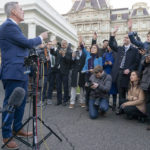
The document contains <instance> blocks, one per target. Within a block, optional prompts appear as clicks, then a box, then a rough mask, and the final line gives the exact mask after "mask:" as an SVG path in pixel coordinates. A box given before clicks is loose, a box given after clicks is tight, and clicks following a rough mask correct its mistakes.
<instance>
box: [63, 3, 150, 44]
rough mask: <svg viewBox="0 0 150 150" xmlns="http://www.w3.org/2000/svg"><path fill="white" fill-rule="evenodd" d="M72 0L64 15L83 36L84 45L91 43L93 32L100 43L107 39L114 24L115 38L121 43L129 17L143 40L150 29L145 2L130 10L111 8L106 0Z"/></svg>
mask: <svg viewBox="0 0 150 150" xmlns="http://www.w3.org/2000/svg"><path fill="white" fill-rule="evenodd" d="M72 1H73V3H74V4H73V7H72V8H71V10H70V11H69V12H68V13H67V14H65V15H64V17H65V18H66V20H67V21H68V22H69V23H71V24H72V25H73V26H74V27H75V28H76V30H77V32H78V36H80V35H81V36H83V38H84V41H85V43H86V45H91V39H92V36H93V33H94V32H97V34H98V43H99V44H102V41H103V40H104V39H109V36H110V32H111V31H112V29H114V27H115V26H119V32H118V33H117V36H116V38H117V41H118V43H119V44H122V42H123V36H124V35H125V34H126V32H127V31H128V29H127V22H128V19H129V18H132V20H133V30H134V31H137V32H138V34H139V36H140V37H141V39H142V40H143V41H144V40H146V34H147V32H148V31H149V30H150V15H149V7H148V6H147V4H146V3H137V4H135V5H133V6H132V9H131V10H130V9H128V8H121V9H112V8H111V7H110V5H109V1H108V0H72ZM120 2H121V1H120Z"/></svg>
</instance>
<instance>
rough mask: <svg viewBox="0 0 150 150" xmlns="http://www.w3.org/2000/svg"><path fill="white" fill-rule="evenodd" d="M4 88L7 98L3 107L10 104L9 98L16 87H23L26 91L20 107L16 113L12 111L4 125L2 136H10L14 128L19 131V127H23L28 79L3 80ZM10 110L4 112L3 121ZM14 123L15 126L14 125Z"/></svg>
mask: <svg viewBox="0 0 150 150" xmlns="http://www.w3.org/2000/svg"><path fill="white" fill-rule="evenodd" d="M2 82H3V86H4V90H5V98H4V102H3V108H5V106H6V105H7V104H8V100H9V97H10V95H11V94H12V92H13V90H14V89H15V88H16V87H21V88H23V89H24V90H25V91H26V95H25V98H24V100H23V102H22V104H21V105H20V107H18V108H16V109H15V112H14V113H11V114H10V115H9V118H8V119H7V121H6V123H5V124H4V126H3V127H2V136H3V138H10V137H11V136H12V129H11V128H13V131H15V132H17V131H19V129H20V128H21V127H22V119H23V115H24V109H25V105H26V98H27V86H28V81H19V80H2ZM7 113H8V112H3V113H2V123H3V121H4V119H5V117H6V115H7ZM12 124H13V126H12Z"/></svg>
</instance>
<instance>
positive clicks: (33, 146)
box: [1, 63, 62, 150]
mask: <svg viewBox="0 0 150 150" xmlns="http://www.w3.org/2000/svg"><path fill="white" fill-rule="evenodd" d="M36 72H37V66H36V63H34V65H33V76H32V77H33V86H32V96H33V116H31V117H29V118H28V119H27V121H26V122H25V123H24V124H23V125H22V127H21V129H23V128H24V127H25V126H26V125H27V124H28V123H29V122H30V121H31V120H32V121H33V143H32V144H31V143H29V142H27V141H25V140H24V139H22V138H20V137H18V136H17V133H18V132H19V131H20V130H21V129H20V130H19V131H18V132H16V133H15V134H14V135H13V136H12V137H11V138H10V139H9V140H8V141H7V142H6V143H5V144H4V145H2V147H1V148H4V147H5V146H6V145H7V144H8V143H9V142H10V141H11V140H12V139H13V138H16V139H17V140H18V141H20V142H22V143H23V144H25V145H26V146H28V147H30V148H32V149H33V150H37V149H38V147H40V145H41V144H42V143H43V142H44V141H45V140H46V139H47V138H48V137H49V136H51V135H52V134H53V135H55V136H56V137H57V138H58V139H59V141H60V142H62V139H61V138H60V137H59V136H58V135H57V134H56V133H55V132H54V131H53V130H52V129H51V128H50V127H49V126H47V125H46V124H45V122H44V121H43V120H41V118H40V117H37V119H38V120H39V121H40V122H41V123H42V124H43V125H44V127H46V128H47V129H48V130H49V132H48V133H47V135H46V136H45V137H44V138H43V139H41V140H40V141H39V142H38V141H37V136H36V126H37V121H36V89H37V88H38V87H37V86H36V85H37V82H36V79H37V74H36Z"/></svg>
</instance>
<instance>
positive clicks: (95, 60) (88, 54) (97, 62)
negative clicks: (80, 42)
mask: <svg viewBox="0 0 150 150" xmlns="http://www.w3.org/2000/svg"><path fill="white" fill-rule="evenodd" d="M82 51H83V52H84V54H85V55H86V61H85V65H84V67H83V69H82V72H86V71H88V60H89V59H90V58H91V55H90V54H91V53H90V52H88V51H87V50H86V49H85V48H82ZM98 65H99V66H103V65H102V57H98V58H95V59H94V67H96V66H98ZM93 69H94V68H93Z"/></svg>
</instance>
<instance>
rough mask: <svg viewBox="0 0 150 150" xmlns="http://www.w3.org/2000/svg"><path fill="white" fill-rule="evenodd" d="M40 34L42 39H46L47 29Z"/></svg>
mask: <svg viewBox="0 0 150 150" xmlns="http://www.w3.org/2000/svg"><path fill="white" fill-rule="evenodd" d="M40 36H41V37H42V38H43V40H46V39H47V38H48V31H46V32H43V33H41V34H40Z"/></svg>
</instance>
